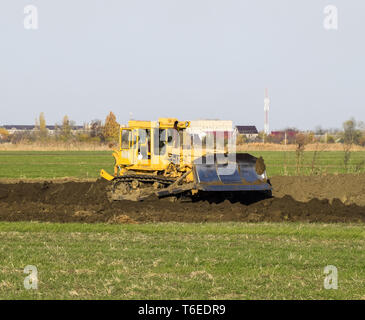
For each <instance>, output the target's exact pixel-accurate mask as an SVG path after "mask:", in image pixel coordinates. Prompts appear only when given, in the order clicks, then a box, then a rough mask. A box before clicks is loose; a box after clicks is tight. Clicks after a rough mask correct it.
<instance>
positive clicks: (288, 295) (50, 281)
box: [0, 223, 365, 299]
mask: <svg viewBox="0 0 365 320" xmlns="http://www.w3.org/2000/svg"><path fill="white" fill-rule="evenodd" d="M0 239H1V246H0V261H1V264H0V268H1V272H0V298H2V299H20V298H21V299H28V298H30V299H33V298H37V299H65V298H67V299H365V250H364V249H365V247H364V245H365V231H364V228H363V226H356V225H347V226H344V225H335V224H332V225H320V224H317V225H309V224H264V223H260V224H244V223H225V224H178V223H168V224H144V225H105V224H93V225H86V224H51V223H1V224H0ZM27 265H34V266H36V267H37V269H38V281H39V282H38V289H37V290H32V289H30V290H26V289H25V288H24V285H23V281H24V278H25V277H26V276H27V275H26V274H24V273H23V270H24V267H25V266H27ZM327 265H334V266H336V267H337V269H338V289H337V290H334V289H330V290H327V289H325V288H324V285H323V283H324V279H325V276H326V275H325V274H324V268H325V266H327Z"/></svg>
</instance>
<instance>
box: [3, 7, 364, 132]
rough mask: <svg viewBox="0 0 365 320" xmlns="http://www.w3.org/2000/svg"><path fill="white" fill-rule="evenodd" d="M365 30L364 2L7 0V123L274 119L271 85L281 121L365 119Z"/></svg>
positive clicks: (306, 123) (331, 123)
mask: <svg viewBox="0 0 365 320" xmlns="http://www.w3.org/2000/svg"><path fill="white" fill-rule="evenodd" d="M29 4H32V5H35V6H36V7H37V9H38V19H39V20H38V27H39V28H38V29H37V30H26V29H25V28H24V23H23V20H24V17H25V14H24V7H25V6H26V5H29ZM329 4H332V5H335V6H336V7H337V8H338V29H337V30H326V29H325V28H324V26H323V21H324V19H325V16H326V15H325V13H324V12H323V10H324V8H325V6H327V5H329ZM364 31H365V1H364V0H346V1H345V0H300V1H299V0H275V1H273V0H251V1H248V0H247V1H246V0H77V1H75V0H52V1H50V0H27V1H24V0H15V1H14V0H1V2H0V40H1V41H0V57H1V61H0V125H1V124H34V119H35V118H36V117H37V116H38V115H39V113H40V112H42V111H43V112H44V113H45V116H46V120H47V123H48V124H54V123H55V122H61V119H62V117H63V116H64V115H65V114H67V115H68V116H69V118H70V119H72V120H75V121H76V122H77V123H78V124H82V123H83V122H87V121H90V120H92V119H96V118H99V119H105V116H106V114H107V113H108V112H109V111H110V110H112V111H113V112H114V113H115V114H116V115H117V119H118V121H120V122H121V123H124V122H126V121H127V120H128V119H129V113H130V112H132V113H133V118H135V119H141V120H155V119H157V118H158V117H167V116H171V117H177V118H179V119H180V120H194V119H205V118H208V119H223V120H233V121H234V122H235V124H241V125H249V124H253V125H256V126H257V127H258V128H259V129H262V128H263V119H264V111H263V106H264V103H263V99H264V89H265V87H268V88H269V96H270V99H271V105H270V128H271V129H280V128H284V127H288V126H295V127H298V128H300V129H307V128H309V129H312V128H315V127H316V126H317V125H322V127H327V128H328V127H340V126H341V124H342V122H343V121H344V120H346V119H348V118H350V117H355V118H357V119H358V120H365V99H364V91H365V90H364V89H365V81H364V75H365V73H364V71H365V63H364V59H365V41H364V33H365V32H364Z"/></svg>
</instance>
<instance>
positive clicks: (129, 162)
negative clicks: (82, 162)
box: [100, 118, 193, 181]
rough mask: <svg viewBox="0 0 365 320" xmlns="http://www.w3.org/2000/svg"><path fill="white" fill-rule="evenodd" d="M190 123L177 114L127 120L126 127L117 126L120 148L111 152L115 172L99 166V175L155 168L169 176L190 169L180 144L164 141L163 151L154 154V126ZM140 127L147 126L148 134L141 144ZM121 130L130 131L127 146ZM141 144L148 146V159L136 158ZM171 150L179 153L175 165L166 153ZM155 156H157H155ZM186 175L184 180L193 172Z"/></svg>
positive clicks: (175, 126)
mask: <svg viewBox="0 0 365 320" xmlns="http://www.w3.org/2000/svg"><path fill="white" fill-rule="evenodd" d="M189 126H190V122H189V121H185V122H183V121H180V122H179V121H178V120H177V119H176V118H159V119H158V122H155V121H140V120H130V121H129V122H128V127H126V128H121V129H120V132H119V149H118V150H114V152H113V157H114V159H115V164H114V175H110V174H109V173H107V172H106V171H105V170H101V172H100V175H101V176H102V177H103V178H104V179H106V180H109V181H110V180H113V179H114V178H115V177H117V176H119V175H123V174H125V173H126V172H128V171H129V172H133V173H134V174H157V173H158V172H160V173H161V172H162V173H163V174H164V175H165V176H169V177H179V176H181V175H182V174H184V173H185V172H186V171H187V170H191V165H190V163H187V162H186V155H185V154H183V150H182V146H180V147H179V148H176V147H174V146H169V145H168V142H167V141H166V142H165V143H166V152H165V153H164V155H155V154H154V150H155V146H154V143H155V139H154V137H155V130H163V129H176V130H181V129H185V128H187V127H189ZM139 130H150V132H149V136H147V137H146V142H145V143H144V144H143V145H141V144H140V134H139V133H140V131H139ZM123 131H129V132H130V134H129V143H128V148H122V142H123V141H122V135H123ZM134 137H135V139H134ZM148 140H149V141H148ZM166 140H167V134H166ZM141 146H142V147H145V148H147V156H148V159H138V148H140V147H141ZM173 154H174V155H179V157H180V164H178V165H176V164H174V163H172V162H171V161H170V160H169V157H170V156H171V155H173ZM155 157H157V159H156V158H155ZM152 160H153V161H152ZM186 179H187V181H193V174H192V173H191V174H189V175H188V176H187V177H186Z"/></svg>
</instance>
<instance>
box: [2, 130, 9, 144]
mask: <svg viewBox="0 0 365 320" xmlns="http://www.w3.org/2000/svg"><path fill="white" fill-rule="evenodd" d="M9 136H10V134H9V131H8V130H6V129H5V128H0V141H9Z"/></svg>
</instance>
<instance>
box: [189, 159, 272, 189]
mask: <svg viewBox="0 0 365 320" xmlns="http://www.w3.org/2000/svg"><path fill="white" fill-rule="evenodd" d="M261 162H262V163H261ZM262 166H264V164H263V161H262V159H260V158H256V157H254V156H252V155H250V154H247V153H243V154H235V156H234V155H233V156H232V155H231V156H230V157H226V156H225V155H224V154H214V155H207V156H204V157H201V158H198V159H196V160H195V161H194V166H193V172H194V179H195V181H196V183H197V188H198V189H199V190H202V191H222V192H225V191H267V190H271V189H272V187H271V185H270V183H269V181H268V180H267V179H266V176H265V174H264V171H265V169H263V170H262V168H261V167H262ZM257 171H259V172H262V173H261V174H259V173H258V172H257Z"/></svg>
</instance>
